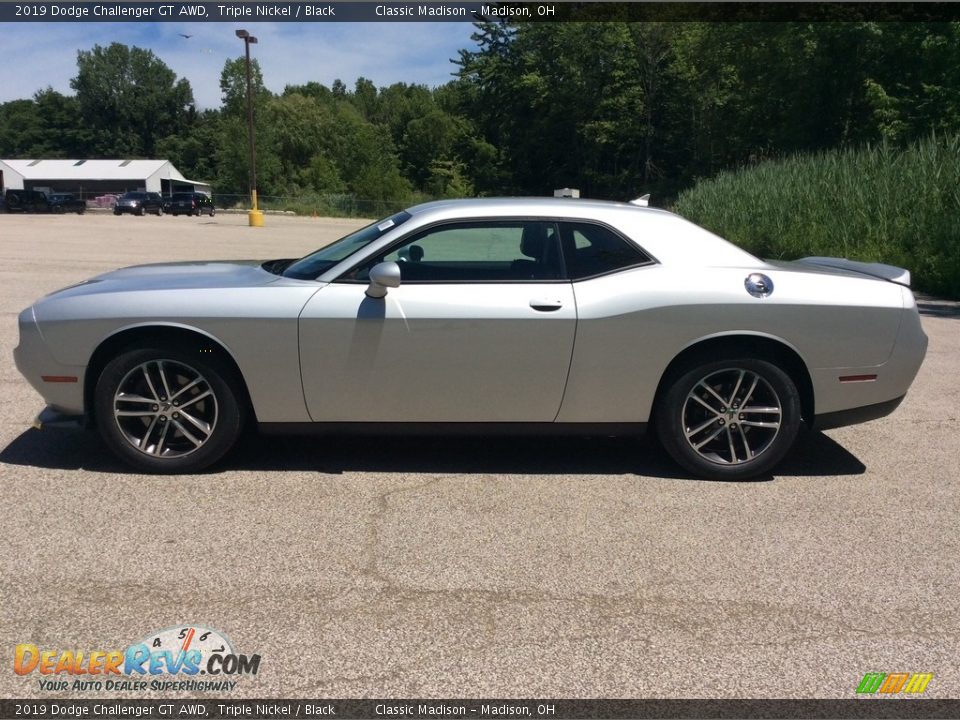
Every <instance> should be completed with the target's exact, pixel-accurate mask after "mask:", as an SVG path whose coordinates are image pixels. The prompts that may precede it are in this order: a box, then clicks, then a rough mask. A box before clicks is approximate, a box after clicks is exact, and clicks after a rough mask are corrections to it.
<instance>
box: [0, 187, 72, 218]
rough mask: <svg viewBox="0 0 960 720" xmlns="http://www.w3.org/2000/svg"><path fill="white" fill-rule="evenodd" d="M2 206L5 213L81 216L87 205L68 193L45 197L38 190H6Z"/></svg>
mask: <svg viewBox="0 0 960 720" xmlns="http://www.w3.org/2000/svg"><path fill="white" fill-rule="evenodd" d="M3 205H4V209H5V210H6V212H23V213H46V212H53V213H68V212H72V213H77V214H79V215H82V214H83V213H84V212H86V210H87V204H86V203H85V202H84V201H83V200H77V199H76V198H75V197H74V196H73V195H71V194H70V193H53V194H51V195H50V196H49V197H47V194H46V193H44V192H41V191H40V190H7V192H6V193H5V194H4V197H3Z"/></svg>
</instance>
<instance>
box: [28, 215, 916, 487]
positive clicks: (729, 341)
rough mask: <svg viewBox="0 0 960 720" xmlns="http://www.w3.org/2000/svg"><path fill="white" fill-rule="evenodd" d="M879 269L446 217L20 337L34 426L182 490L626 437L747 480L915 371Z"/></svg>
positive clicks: (105, 296)
mask: <svg viewBox="0 0 960 720" xmlns="http://www.w3.org/2000/svg"><path fill="white" fill-rule="evenodd" d="M909 286H910V274H909V272H907V271H906V270H903V269H901V268H896V267H892V266H889V265H881V264H877V263H862V262H853V261H849V260H843V259H837V258H806V259H804V260H798V261H794V262H768V261H763V260H758V259H757V258H755V257H753V256H752V255H750V254H748V253H746V252H744V251H743V250H741V249H740V248H738V247H736V246H734V245H732V244H730V243H729V242H726V241H725V240H722V239H721V238H719V237H717V236H715V235H713V234H711V233H709V232H707V231H706V230H704V229H702V228H700V227H698V226H696V225H694V224H692V223H690V222H687V221H686V220H684V219H682V218H680V217H678V216H676V215H674V214H672V213H669V212H665V211H662V210H656V209H652V208H645V207H637V206H636V205H634V204H629V203H612V202H600V201H590V200H573V199H549V198H544V199H479V200H451V201H440V202H434V203H428V204H425V205H418V206H416V207H413V208H410V209H409V210H406V211H403V212H399V213H397V214H395V215H392V216H391V217H388V218H385V219H383V220H380V221H378V222H375V223H373V224H371V225H368V226H366V227H364V228H362V229H361V230H358V231H356V232H354V233H352V234H350V235H347V236H346V237H344V238H342V239H340V240H338V241H336V242H334V243H333V244H331V245H328V246H326V247H324V248H321V249H320V250H317V251H316V252H314V253H312V254H310V255H307V256H306V257H303V258H301V259H299V260H271V261H267V262H260V261H257V262H252V261H251V262H235V261H224V262H190V263H175V264H165V265H144V266H139V267H131V268H126V269H123V270H117V271H114V272H110V273H106V274H104V275H100V276H98V277H95V278H92V279H90V280H87V281H85V282H82V283H80V284H79V285H74V286H72V287H68V288H64V289H63V290H60V291H57V292H55V293H52V294H51V295H48V296H46V297H44V298H42V299H41V300H39V301H37V303H36V304H34V305H33V306H32V307H29V308H27V309H26V310H24V311H23V312H22V313H21V314H20V318H19V323H20V343H19V346H18V347H17V348H16V350H15V353H14V354H15V358H16V363H17V367H18V368H19V370H20V372H21V373H22V374H23V375H24V376H25V377H26V378H27V380H28V381H29V382H30V384H31V385H33V387H34V388H36V390H37V391H38V392H39V393H40V394H41V395H42V396H43V398H44V400H45V401H46V402H47V404H48V407H47V408H46V409H45V410H44V411H43V412H42V413H41V415H40V417H39V418H38V425H42V424H44V423H50V422H53V423H56V422H64V421H73V422H76V421H82V422H84V423H85V424H88V425H96V427H97V428H98V429H99V432H100V434H101V435H102V436H103V439H104V440H105V441H106V444H107V445H108V446H109V447H110V448H111V449H112V450H113V451H114V452H115V453H116V454H117V455H118V456H119V457H120V458H122V459H123V460H125V461H126V462H127V463H129V464H130V465H132V466H134V467H135V468H137V469H140V470H146V471H151V472H166V473H172V472H190V471H197V470H200V469H202V468H205V467H207V466H209V465H211V464H212V463H215V462H217V461H218V460H220V459H221V458H222V457H223V456H224V455H225V454H226V453H227V452H228V451H229V450H230V449H231V447H233V446H234V444H235V443H236V441H237V439H238V437H239V435H240V433H241V430H242V428H243V426H244V424H245V423H248V422H254V423H256V424H257V425H258V426H259V427H260V429H261V430H263V431H269V430H274V431H288V430H293V429H299V428H302V427H304V426H307V427H309V428H311V429H312V430H315V431H320V432H324V431H326V432H333V431H338V432H342V431H347V432H363V431H370V430H374V431H386V430H400V431H401V432H405V433H417V432H424V431H426V432H440V433H443V432H456V431H464V430H466V431H469V432H476V433H494V432H521V431H522V432H529V431H531V430H533V431H541V432H554V433H577V434H596V433H601V434H604V435H614V434H632V433H637V432H640V431H643V430H644V429H646V428H648V427H649V428H650V429H652V430H654V431H655V435H656V437H657V438H659V440H660V442H661V443H662V445H663V446H664V448H665V449H666V450H667V452H668V453H669V454H670V455H671V456H672V457H673V458H674V459H675V460H676V462H677V463H679V464H680V465H681V466H683V467H684V468H685V469H686V470H687V471H688V472H690V473H692V474H695V475H698V476H704V477H710V478H727V479H738V478H748V477H754V476H757V475H762V474H766V473H768V472H769V471H770V470H771V469H772V468H773V467H774V466H776V464H777V463H778V462H780V460H781V459H782V458H783V457H784V455H785V454H786V453H787V452H788V450H789V449H790V447H791V445H793V443H794V440H795V438H796V436H797V433H798V431H799V430H800V427H801V426H802V425H806V426H808V427H813V428H831V427H837V426H839V425H847V424H852V423H858V422H863V421H866V420H870V419H873V418H878V417H882V416H884V415H887V414H889V413H890V412H892V411H893V410H894V409H895V408H896V407H897V405H898V404H899V403H900V401H901V400H902V399H903V397H904V394H905V393H906V392H907V389H908V388H909V387H910V384H911V382H912V381H913V379H914V377H915V376H916V374H917V371H918V369H919V367H920V364H921V362H922V361H923V357H924V354H925V352H926V347H927V338H926V336H925V335H924V333H923V330H922V329H921V327H920V317H919V315H918V312H917V306H916V303H915V301H914V297H913V294H912V293H911V291H910V287H909Z"/></svg>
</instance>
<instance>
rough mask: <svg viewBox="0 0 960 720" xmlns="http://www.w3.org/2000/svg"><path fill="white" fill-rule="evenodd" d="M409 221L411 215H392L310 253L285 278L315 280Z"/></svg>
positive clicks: (293, 265)
mask: <svg viewBox="0 0 960 720" xmlns="http://www.w3.org/2000/svg"><path fill="white" fill-rule="evenodd" d="M409 219H410V213H408V212H407V211H405V210H401V211H400V212H398V213H397V214H396V215H391V216H390V217H388V218H384V219H383V220H378V221H377V222H375V223H372V224H370V225H367V226H366V227H364V228H360V229H359V230H357V231H356V232H354V233H351V234H349V235H347V236H346V237H342V238H340V239H339V240H337V241H335V242H333V243H331V244H330V245H327V246H326V247H323V248H320V249H319V250H317V251H316V252H313V253H310V254H309V255H307V256H306V257H304V258H301V259H299V260H297V261H296V262H295V263H293V264H292V265H291V266H290V267H288V268H287V269H286V270H284V271H283V276H284V277H288V278H295V279H297V280H313V279H314V278H316V277H318V276H319V275H321V274H322V273H324V272H326V271H327V270H329V269H330V268H332V267H333V266H334V265H336V264H337V263H338V262H340V261H341V260H344V259H346V258H348V257H349V256H350V255H352V254H353V253H355V252H357V251H358V250H361V249H363V248H365V247H366V246H367V245H369V244H370V243H372V242H373V241H374V240H376V239H378V238H380V237H381V236H382V235H384V234H385V233H387V232H389V231H390V230H392V229H393V228H395V227H397V226H398V225H402V224H403V223H405V222H406V221H407V220H409Z"/></svg>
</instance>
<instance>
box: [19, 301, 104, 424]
mask: <svg viewBox="0 0 960 720" xmlns="http://www.w3.org/2000/svg"><path fill="white" fill-rule="evenodd" d="M18 323H19V326H20V343H19V344H18V345H17V347H15V348H14V350H13V361H14V363H15V364H16V366H17V370H19V371H20V374H21V375H23V377H25V378H26V379H27V382H29V383H30V385H32V386H33V389H34V390H36V391H37V392H38V393H40V396H41V397H42V398H43V399H44V400H45V401H46V403H47V404H48V405H50V406H51V407H52V408H53V409H54V410H55V411H56V412H59V413H63V414H65V415H83V412H84V408H83V388H84V376H85V372H86V367H85V366H82V365H81V366H76V365H64V364H63V363H61V362H58V361H57V360H56V359H55V358H54V357H53V355H52V353H51V352H50V349H49V348H48V347H47V344H46V342H45V341H44V339H43V336H42V335H41V334H40V328H39V327H37V323H36V318H35V317H34V313H33V308H32V307H30V308H27V309H26V310H24V311H23V312H22V313H20V317H19V318H18Z"/></svg>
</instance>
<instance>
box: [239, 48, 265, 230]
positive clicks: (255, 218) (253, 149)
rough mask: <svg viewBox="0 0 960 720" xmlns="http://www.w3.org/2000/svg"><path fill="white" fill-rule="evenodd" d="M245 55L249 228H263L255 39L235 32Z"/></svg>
mask: <svg viewBox="0 0 960 720" xmlns="http://www.w3.org/2000/svg"><path fill="white" fill-rule="evenodd" d="M237 37H238V38H240V39H241V40H243V46H244V49H245V50H246V54H247V135H248V136H249V138H250V204H251V206H252V207H251V209H250V212H249V219H250V227H263V213H262V212H260V210H259V209H258V208H257V143H256V141H255V140H254V132H253V88H252V82H251V80H250V44H251V43H256V42H257V39H256V38H255V37H254V36H253V35H251V34H250V33H248V32H247V31H246V30H237Z"/></svg>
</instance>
